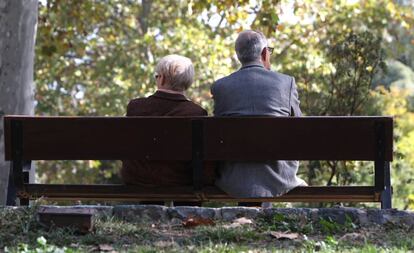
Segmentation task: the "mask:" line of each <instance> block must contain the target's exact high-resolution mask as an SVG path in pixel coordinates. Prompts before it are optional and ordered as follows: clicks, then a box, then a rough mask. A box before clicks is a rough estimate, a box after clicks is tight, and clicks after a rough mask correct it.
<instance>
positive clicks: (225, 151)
mask: <svg viewBox="0 0 414 253" xmlns="http://www.w3.org/2000/svg"><path fill="white" fill-rule="evenodd" d="M4 127H5V148H6V160H13V158H14V157H16V156H19V157H20V158H22V159H24V160H94V159H96V160H98V159H105V160H109V159H113V160H119V159H149V160H191V159H192V157H193V156H194V152H193V151H194V150H195V149H197V152H201V153H202V157H203V159H204V160H243V161H248V160H251V161H255V160H275V159H278V160H366V161H373V160H378V159H381V160H385V161H392V149H393V148H392V144H393V141H392V136H393V133H392V129H393V119H392V118H391V117H301V118H292V117H243V118H241V117H226V118H220V117H194V118H188V117H30V116H6V117H4ZM16 147H18V148H16ZM16 149H17V150H20V151H19V152H21V154H16V151H15V150H16Z"/></svg>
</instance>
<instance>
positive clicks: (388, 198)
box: [381, 162, 392, 209]
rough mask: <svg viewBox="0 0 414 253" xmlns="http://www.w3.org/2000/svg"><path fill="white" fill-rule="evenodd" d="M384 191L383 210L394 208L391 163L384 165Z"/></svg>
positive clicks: (382, 196) (382, 197) (382, 194)
mask: <svg viewBox="0 0 414 253" xmlns="http://www.w3.org/2000/svg"><path fill="white" fill-rule="evenodd" d="M384 165H385V166H384V181H385V182H384V191H383V192H382V193H381V209H391V208H392V188H391V173H390V163H389V162H386V163H385V164H384Z"/></svg>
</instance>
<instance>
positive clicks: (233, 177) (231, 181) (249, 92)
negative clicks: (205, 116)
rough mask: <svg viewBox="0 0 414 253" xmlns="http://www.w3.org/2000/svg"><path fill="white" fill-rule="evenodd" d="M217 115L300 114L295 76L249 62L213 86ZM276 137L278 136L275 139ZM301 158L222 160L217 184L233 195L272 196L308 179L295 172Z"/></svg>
mask: <svg viewBox="0 0 414 253" xmlns="http://www.w3.org/2000/svg"><path fill="white" fill-rule="evenodd" d="M211 94H212V95H213V99H214V115H215V116H249V115H266V116H301V114H302V113H301V110H300V107H299V99H298V93H297V89H296V84H295V80H294V78H293V77H291V76H288V75H284V74H280V73H276V72H273V71H270V70H267V69H265V68H264V67H263V66H261V65H248V66H244V67H242V68H241V69H240V70H238V71H236V72H234V73H233V74H231V75H229V76H226V77H224V78H222V79H219V80H217V81H216V82H215V83H214V84H213V86H212V87H211ZM275 141H277V140H275ZM298 165H299V163H298V161H264V162H261V163H258V162H237V161H229V162H224V163H222V164H220V169H219V178H218V179H217V180H216V185H217V186H218V187H220V188H221V189H222V190H224V191H225V192H227V193H228V194H230V195H231V196H234V197H273V196H279V195H282V194H284V193H286V192H288V191H289V190H291V189H293V188H295V187H296V186H299V185H306V183H305V182H304V181H303V180H302V179H300V178H298V177H297V176H296V173H297V171H298Z"/></svg>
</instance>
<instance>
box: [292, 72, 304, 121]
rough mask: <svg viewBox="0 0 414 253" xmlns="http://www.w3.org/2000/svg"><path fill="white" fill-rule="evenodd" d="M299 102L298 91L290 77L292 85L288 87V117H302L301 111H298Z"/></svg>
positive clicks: (293, 79)
mask: <svg viewBox="0 0 414 253" xmlns="http://www.w3.org/2000/svg"><path fill="white" fill-rule="evenodd" d="M299 105H300V101H299V95H298V90H297V88H296V82H295V78H294V77H292V83H291V86H290V116H294V117H300V116H302V111H301V110H300V106H299Z"/></svg>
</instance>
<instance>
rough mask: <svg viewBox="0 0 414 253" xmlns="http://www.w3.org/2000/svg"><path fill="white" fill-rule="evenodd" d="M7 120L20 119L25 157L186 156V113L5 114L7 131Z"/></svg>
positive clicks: (188, 125)
mask: <svg viewBox="0 0 414 253" xmlns="http://www.w3.org/2000/svg"><path fill="white" fill-rule="evenodd" d="M11 120H19V121H21V122H22V124H23V159H25V160H99V159H102V160H120V159H128V158H130V159H131V158H135V159H143V160H145V159H150V160H178V161H180V160H191V119H189V118H144V117H9V116H6V117H5V122H6V124H7V126H8V128H6V135H8V131H10V123H9V121H11ZM178 145H179V146H180V148H177V146H178ZM11 159H12V157H11V140H10V139H6V160H11Z"/></svg>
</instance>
